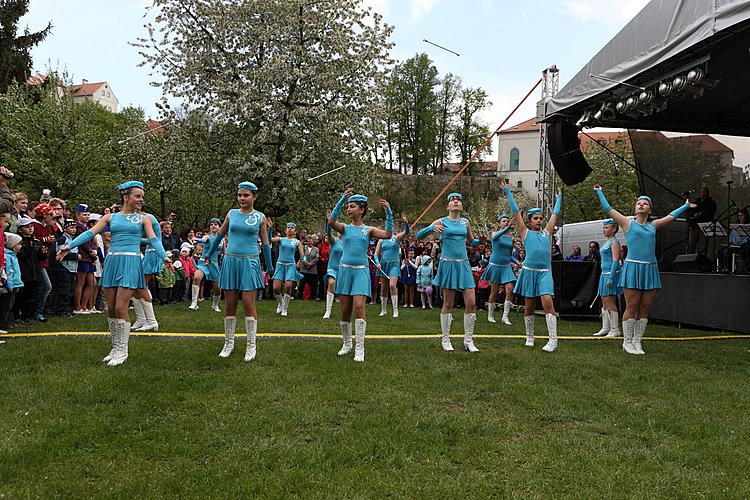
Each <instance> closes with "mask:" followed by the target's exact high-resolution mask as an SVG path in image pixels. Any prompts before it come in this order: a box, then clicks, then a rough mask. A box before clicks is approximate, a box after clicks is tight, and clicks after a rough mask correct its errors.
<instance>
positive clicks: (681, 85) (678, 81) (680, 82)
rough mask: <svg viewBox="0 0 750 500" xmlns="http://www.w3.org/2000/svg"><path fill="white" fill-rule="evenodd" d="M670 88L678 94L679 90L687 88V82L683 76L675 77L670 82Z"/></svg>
mask: <svg viewBox="0 0 750 500" xmlns="http://www.w3.org/2000/svg"><path fill="white" fill-rule="evenodd" d="M672 87H673V88H674V89H675V90H676V91H678V92H680V91H681V90H685V87H687V80H686V79H685V77H684V76H682V75H680V76H676V77H675V79H674V80H672Z"/></svg>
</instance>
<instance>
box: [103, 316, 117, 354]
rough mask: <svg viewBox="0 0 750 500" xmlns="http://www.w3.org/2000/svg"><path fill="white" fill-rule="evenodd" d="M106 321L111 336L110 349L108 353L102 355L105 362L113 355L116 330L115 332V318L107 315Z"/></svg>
mask: <svg viewBox="0 0 750 500" xmlns="http://www.w3.org/2000/svg"><path fill="white" fill-rule="evenodd" d="M107 323H109V333H110V334H111V336H112V349H111V350H110V351H109V354H107V355H106V356H104V359H102V362H103V363H106V362H107V361H109V360H110V359H112V356H114V355H115V351H116V350H117V332H116V325H117V318H110V317H107Z"/></svg>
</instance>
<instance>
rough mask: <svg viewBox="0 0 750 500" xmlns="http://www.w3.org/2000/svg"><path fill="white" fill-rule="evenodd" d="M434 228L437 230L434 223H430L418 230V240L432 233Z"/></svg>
mask: <svg viewBox="0 0 750 500" xmlns="http://www.w3.org/2000/svg"><path fill="white" fill-rule="evenodd" d="M434 230H435V226H434V225H429V226H427V227H424V228H422V229H420V230H419V231H417V239H418V240H422V239H424V238H426V237H427V235H428V234H430V233H431V232H433V231H434Z"/></svg>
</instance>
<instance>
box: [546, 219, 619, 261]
mask: <svg viewBox="0 0 750 500" xmlns="http://www.w3.org/2000/svg"><path fill="white" fill-rule="evenodd" d="M605 220H606V219H599V220H590V221H586V222H574V223H572V224H565V225H563V226H562V227H561V228H559V229H558V230H557V233H556V234H555V240H556V243H557V244H558V246H559V247H560V252H562V255H563V258H565V257H567V256H568V255H570V254H572V253H573V247H574V246H576V245H577V246H579V247H581V254H582V255H583V256H584V257H585V256H586V255H587V254H588V253H589V243H590V242H592V241H598V242H599V245H600V246H601V245H602V244H603V243H604V242H605V241H606V239H605V238H604V235H603V234H602V224H603V223H604V221H605ZM618 234H619V233H618ZM620 239H621V240H623V238H621V237H620Z"/></svg>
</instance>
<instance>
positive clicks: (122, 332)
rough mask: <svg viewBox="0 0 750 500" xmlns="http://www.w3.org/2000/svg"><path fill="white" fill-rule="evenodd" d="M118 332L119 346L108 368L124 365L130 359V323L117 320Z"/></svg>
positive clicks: (116, 328)
mask: <svg viewBox="0 0 750 500" xmlns="http://www.w3.org/2000/svg"><path fill="white" fill-rule="evenodd" d="M115 330H117V336H118V339H117V340H118V342H117V343H118V345H117V349H116V351H115V354H114V355H113V356H112V358H111V359H110V360H109V362H108V363H107V365H108V366H117V365H121V364H123V363H124V362H125V361H126V360H127V359H128V341H129V340H130V321H128V320H126V319H117V320H116V323H115Z"/></svg>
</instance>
